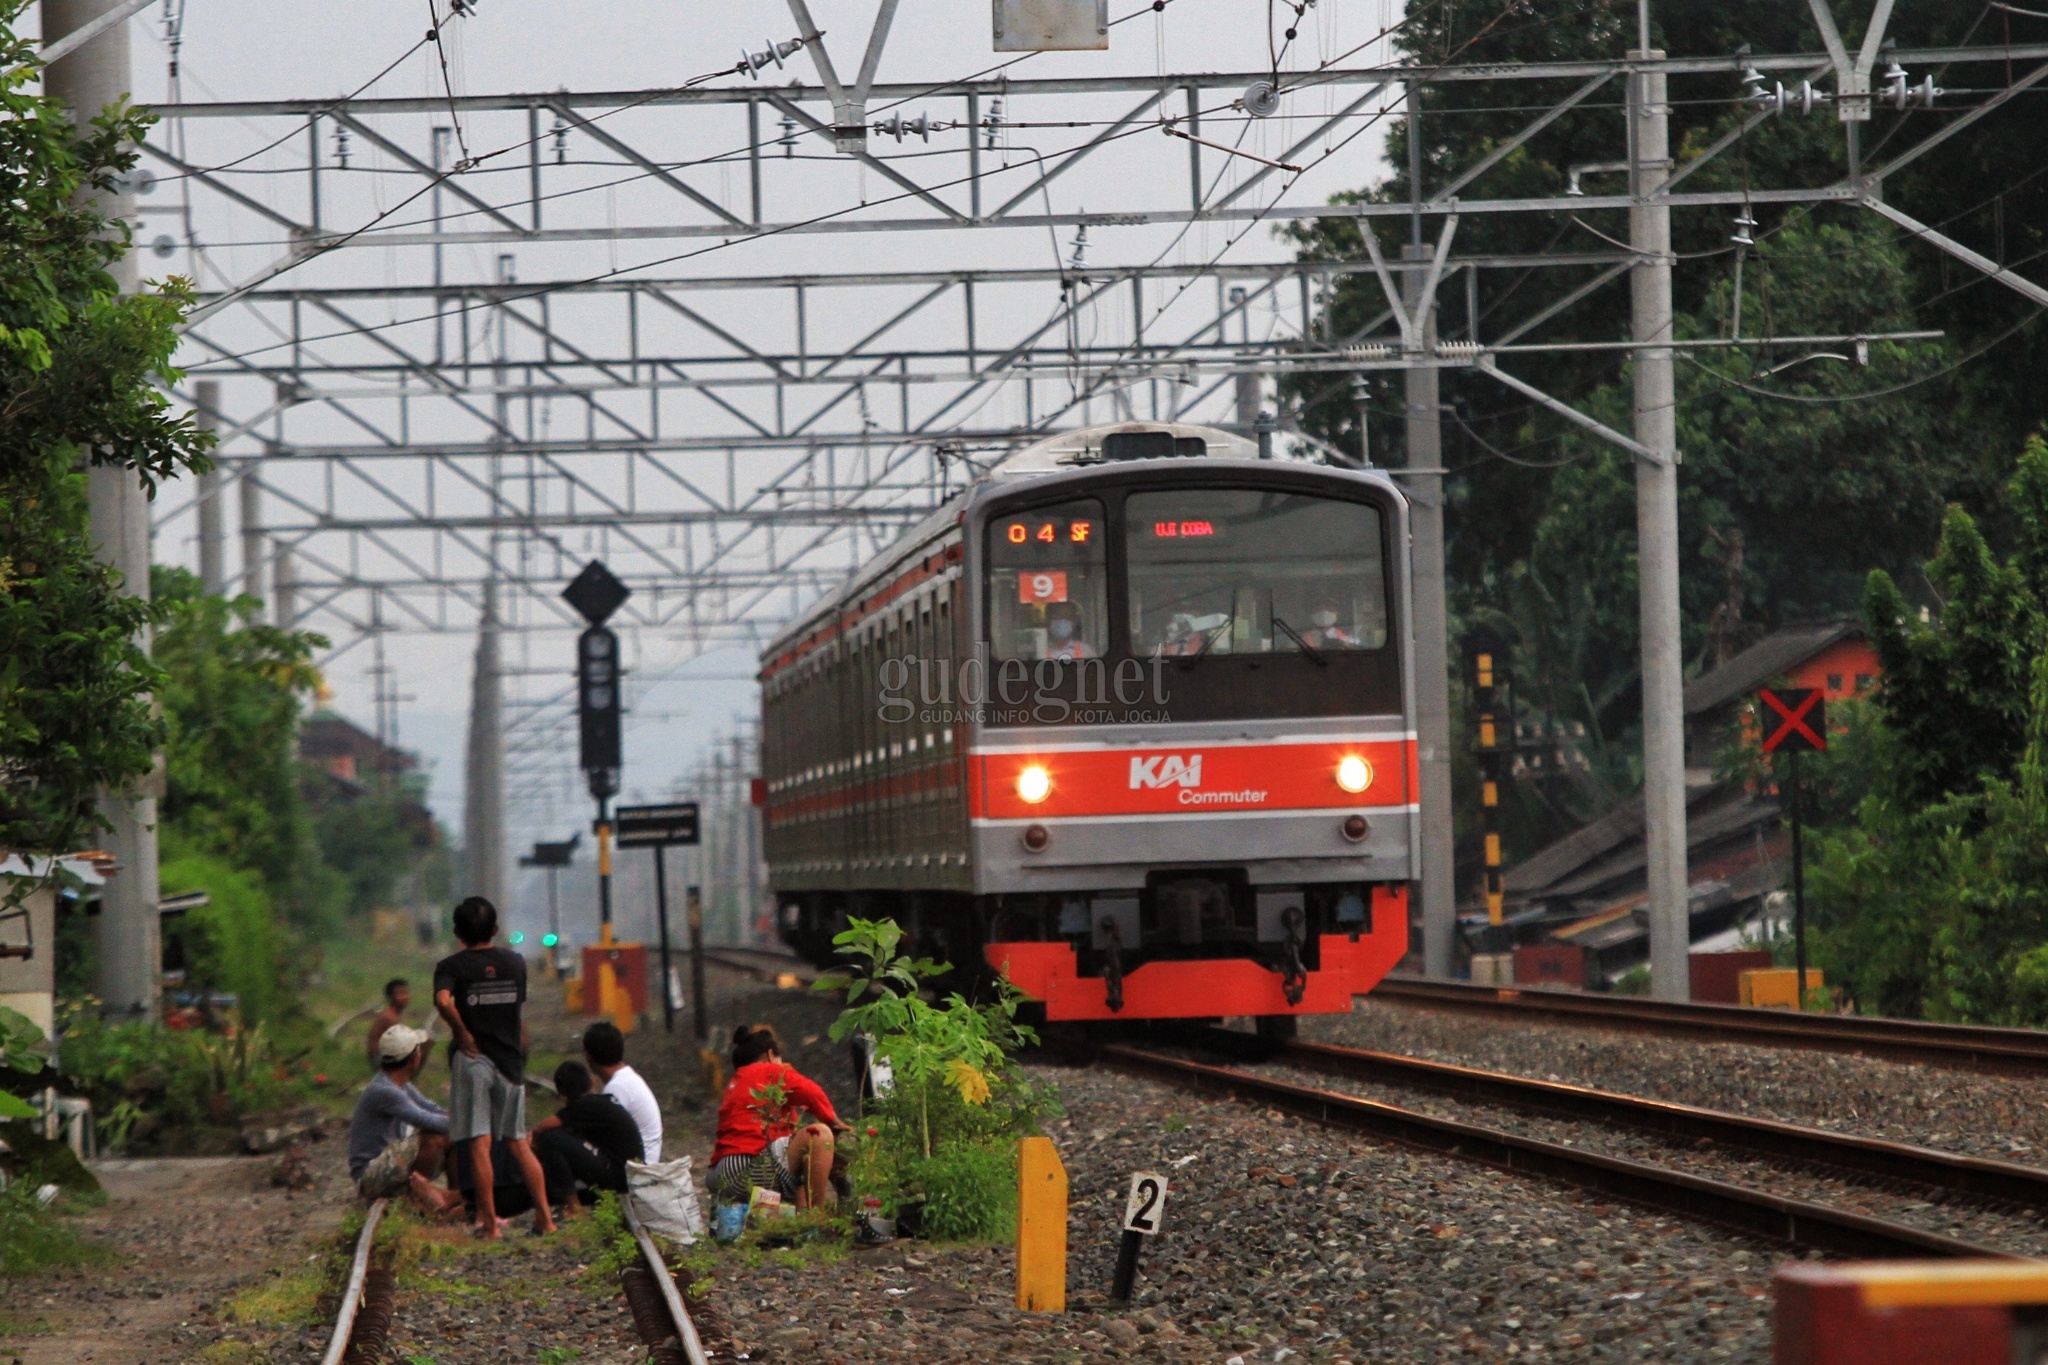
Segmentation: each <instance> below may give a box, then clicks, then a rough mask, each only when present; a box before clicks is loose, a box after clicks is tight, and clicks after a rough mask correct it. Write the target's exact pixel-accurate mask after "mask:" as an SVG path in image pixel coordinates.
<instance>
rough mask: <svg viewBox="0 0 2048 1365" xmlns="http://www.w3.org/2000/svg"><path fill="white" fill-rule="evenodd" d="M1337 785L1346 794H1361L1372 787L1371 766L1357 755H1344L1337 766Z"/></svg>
mask: <svg viewBox="0 0 2048 1365" xmlns="http://www.w3.org/2000/svg"><path fill="white" fill-rule="evenodd" d="M1337 785H1338V786H1340V787H1342V788H1343V789H1344V790H1345V791H1348V792H1362V791H1364V790H1365V789H1366V788H1367V787H1370V786H1371V785H1372V764H1370V763H1368V762H1366V761H1365V760H1364V759H1362V758H1360V757H1359V756H1358V755H1357V754H1346V755H1345V756H1344V758H1343V759H1342V760H1341V761H1340V762H1339V763H1338V764H1337Z"/></svg>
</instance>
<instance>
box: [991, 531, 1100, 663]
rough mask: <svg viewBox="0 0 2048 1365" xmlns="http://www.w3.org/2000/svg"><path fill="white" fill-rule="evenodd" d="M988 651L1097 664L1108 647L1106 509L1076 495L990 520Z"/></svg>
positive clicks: (1005, 656)
mask: <svg viewBox="0 0 2048 1365" xmlns="http://www.w3.org/2000/svg"><path fill="white" fill-rule="evenodd" d="M988 547H989V548H988V561H989V576H988V581H989V604H988V605H989V648H990V650H991V652H992V653H993V654H994V655H995V657H996V658H998V659H1093V658H1097V657H1099V656H1100V655H1101V654H1102V651H1103V647H1104V646H1105V645H1106V644H1107V643H1108V642H1109V575H1108V571H1107V564H1108V558H1109V556H1108V551H1107V549H1106V548H1105V546H1104V544H1103V520H1102V504H1101V503H1099V502H1097V501H1095V500H1094V499H1093V498H1079V499H1076V500H1075V501H1073V502H1063V503H1059V504H1057V505H1055V506H1052V507H1040V508H1034V509H1033V510H1031V511H1029V512H1020V513H1016V514H1014V515H1011V516H1004V517H997V518H996V519H995V520H993V521H991V522H990V523H989V533H988Z"/></svg>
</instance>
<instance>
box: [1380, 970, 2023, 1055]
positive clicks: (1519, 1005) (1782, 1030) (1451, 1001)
mask: <svg viewBox="0 0 2048 1365" xmlns="http://www.w3.org/2000/svg"><path fill="white" fill-rule="evenodd" d="M1372 997H1373V998H1374V999H1385V1000H1392V1001H1394V1002H1396V1003H1398V1004H1402V1005H1414V1006H1419V1007H1421V1008H1425V1009H1454V1010H1467V1011H1474V1012H1478V1013H1485V1014H1513V1015H1519V1016H1522V1017H1525V1018H1528V1017H1534V1018H1545V1019H1555V1020H1562V1021H1565V1022H1567V1023H1575V1024H1586V1025H1590V1026H1594V1027H1599V1028H1612V1029H1621V1030H1626V1031H1629V1032H1637V1033H1659V1034H1665V1035H1667V1036H1671V1037H1680V1038H1703V1039H1707V1040H1709V1041H1713V1042H1739V1043H1751V1044H1760V1045H1764V1046H1769V1047H1798V1048H1813V1049H1818V1050H1821V1051H1826V1052H1858V1053H1862V1054H1864V1055H1865V1056H1870V1057H1880V1058H1884V1059H1886V1060H1888V1061H1908V1062H1924V1063H1928V1064H1931V1065H1935V1066H1944V1067H1951V1068H1954V1069H1957V1070H1964V1071H1983V1072H1990V1073H1992V1074H1995V1075H2004V1076H2048V1032H2042V1031H2038V1030H2034V1029H2012V1028H1990V1027H1986V1026H1983V1025H1978V1024H1931V1023H1925V1022H1922V1021H1920V1020H1913V1019H1874V1018H1869V1017H1866V1016H1863V1015H1854V1014H1801V1013H1795V1012H1793V1011H1791V1010H1764V1009H1749V1008H1745V1007H1744V1006H1741V1005H1703V1004H1693V1003H1682V1002H1678V1001H1671V1000H1643V999H1636V998H1633V997H1624V996H1612V995H1593V994H1586V993H1581V992H1577V991H1563V990H1549V989H1542V988H1536V989H1528V988H1507V987H1495V986H1473V985H1469V984H1466V983H1464V982H1456V981H1423V980H1419V979H1416V978H1412V977H1403V978H1396V977H1388V978H1387V979H1386V980H1384V981H1382V982H1381V983H1380V984H1379V985H1378V986H1375V987H1374V988H1373V990H1372Z"/></svg>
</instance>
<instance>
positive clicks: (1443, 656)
mask: <svg viewBox="0 0 2048 1365" xmlns="http://www.w3.org/2000/svg"><path fill="white" fill-rule="evenodd" d="M1408 192H1409V194H1410V196H1411V198H1412V201H1413V202H1415V203H1421V202H1422V92H1421V87H1420V85H1419V83H1418V84H1411V85H1410V86H1409V87H1408ZM1403 254H1404V255H1405V256H1406V257H1407V258H1408V260H1410V261H1412V262H1422V261H1427V260H1428V259H1429V258H1430V256H1431V255H1432V254H1433V253H1432V252H1431V251H1430V249H1429V248H1428V247H1427V246H1425V245H1424V244H1423V241H1422V216H1421V215H1420V214H1417V215H1416V216H1415V217H1414V218H1413V219H1412V220H1410V226H1409V238H1408V247H1407V250H1406V251H1405V252H1404V253H1403ZM1423 279H1424V272H1423V271H1422V270H1420V269H1409V270H1404V271H1403V272H1401V290H1402V295H1403V300H1404V302H1405V303H1406V305H1407V306H1408V307H1409V308H1411V309H1413V308H1414V307H1416V305H1418V304H1419V303H1420V302H1421V300H1422V285H1423ZM1415 330H1416V336H1417V337H1418V339H1419V340H1420V342H1421V344H1422V346H1423V347H1424V348H1425V350H1427V348H1429V347H1432V346H1434V345H1435V343H1436V309H1435V306H1434V303H1432V306H1431V308H1430V310H1429V312H1428V313H1427V314H1426V315H1425V316H1422V317H1419V318H1417V319H1416V320H1415ZM1406 380H1407V414H1406V415H1407V428H1408V433H1407V434H1408V451H1407V464H1408V472H1407V473H1405V474H1403V475H1402V477H1401V486H1402V487H1403V488H1405V489H1406V490H1407V492H1408V497H1409V506H1408V536H1409V570H1408V572H1409V575H1410V578H1411V583H1412V587H1411V591H1412V592H1413V594H1414V598H1415V729H1416V737H1415V747H1416V750H1417V758H1418V765H1419V767H1420V769H1421V778H1422V790H1421V792H1420V796H1421V806H1422V811H1421V820H1422V839H1421V846H1422V866H1421V868H1420V869H1419V872H1420V875H1421V879H1422V896H1421V900H1422V967H1423V970H1424V971H1425V972H1427V973H1428V974H1429V975H1431V976H1435V977H1447V976H1450V975H1451V973H1452V972H1453V971H1454V970H1455V969H1456V965H1457V954H1456V947H1457V938H1458V887H1457V882H1456V870H1455V864H1454V862H1453V854H1452V833H1451V681H1450V642H1449V635H1450V620H1449V615H1448V612H1449V606H1448V604H1447V602H1446V600H1445V594H1444V477H1443V467H1444V436H1443V411H1442V409H1441V407H1440V406H1439V399H1438V388H1437V372H1436V370H1435V369H1434V368H1433V367H1431V366H1428V365H1419V364H1413V365H1410V366H1409V367H1408V369H1407V374H1406Z"/></svg>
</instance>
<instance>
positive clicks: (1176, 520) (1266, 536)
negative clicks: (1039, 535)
mask: <svg viewBox="0 0 2048 1365" xmlns="http://www.w3.org/2000/svg"><path fill="white" fill-rule="evenodd" d="M1124 521H1125V544H1126V553H1127V556H1128V562H1129V573H1130V585H1131V586H1130V591H1131V608H1130V622H1131V626H1130V629H1131V652H1132V653H1133V654H1136V655H1139V656H1141V657H1147V656H1154V655H1182V656H1187V655H1197V654H1264V653H1273V652H1276V651H1277V652H1289V651H1294V650H1303V651H1304V652H1306V651H1314V652H1316V653H1318V654H1321V653H1325V652H1328V651H1344V650H1370V649H1379V648H1381V647H1382V646H1384V645H1385V644H1386V643H1387V583H1386V569H1385V562H1384V558H1383V556H1382V554H1381V534H1382V533H1381V522H1380V514H1379V512H1378V511H1377V510H1375V509H1374V508H1372V507H1369V506H1367V505H1366V504H1364V503H1358V502H1346V501H1341V500H1338V499H1335V498H1319V497H1311V496H1307V495H1304V494H1300V493H1282V492H1276V491H1271V490H1261V489H1249V488H1189V489H1180V490H1176V491H1173V492H1165V493H1133V494H1132V495H1131V497H1130V500H1129V501H1128V502H1127V503H1126V504H1125V514H1124Z"/></svg>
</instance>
